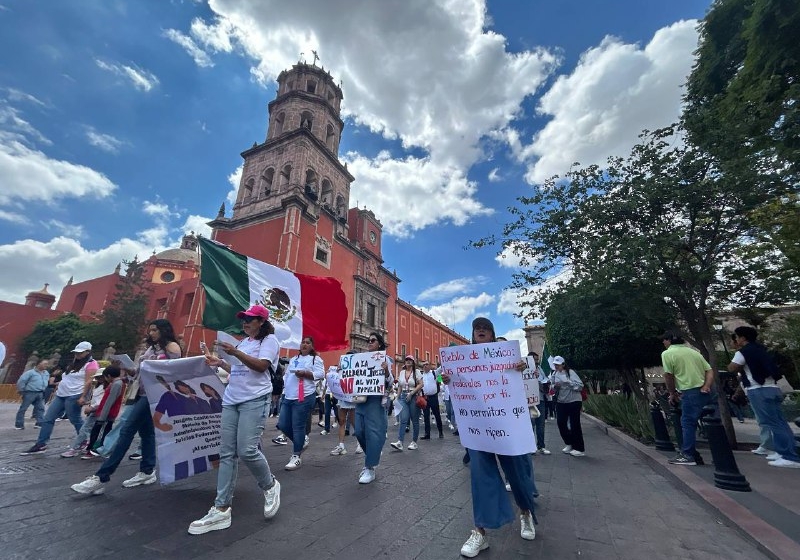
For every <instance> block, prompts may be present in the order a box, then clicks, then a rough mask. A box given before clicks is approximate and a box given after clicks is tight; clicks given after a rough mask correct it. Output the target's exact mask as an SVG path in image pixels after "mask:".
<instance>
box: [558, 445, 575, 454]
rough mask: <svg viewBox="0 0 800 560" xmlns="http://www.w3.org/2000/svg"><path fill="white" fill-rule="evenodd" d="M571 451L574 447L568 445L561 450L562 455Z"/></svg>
mask: <svg viewBox="0 0 800 560" xmlns="http://www.w3.org/2000/svg"><path fill="white" fill-rule="evenodd" d="M570 451H572V446H571V445H568V446H566V447H565V448H564V449H562V450H561V452H562V453H569V452H570Z"/></svg>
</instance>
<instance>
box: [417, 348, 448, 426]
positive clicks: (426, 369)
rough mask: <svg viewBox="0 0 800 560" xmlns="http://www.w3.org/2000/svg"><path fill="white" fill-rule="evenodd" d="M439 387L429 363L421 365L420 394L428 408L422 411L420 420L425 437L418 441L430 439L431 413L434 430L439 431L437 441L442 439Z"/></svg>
mask: <svg viewBox="0 0 800 560" xmlns="http://www.w3.org/2000/svg"><path fill="white" fill-rule="evenodd" d="M440 390H441V385H440V383H439V380H438V379H437V378H436V372H435V371H434V370H433V366H432V365H431V364H430V363H429V362H423V364H422V392H423V393H424V394H425V397H426V398H427V399H428V406H426V407H425V409H424V410H423V411H422V418H423V420H424V424H425V435H424V436H422V437H421V438H420V439H431V413H433V419H434V420H435V421H436V429H437V430H439V439H442V438H444V432H443V431H442V412H441V410H440V409H439V391H440Z"/></svg>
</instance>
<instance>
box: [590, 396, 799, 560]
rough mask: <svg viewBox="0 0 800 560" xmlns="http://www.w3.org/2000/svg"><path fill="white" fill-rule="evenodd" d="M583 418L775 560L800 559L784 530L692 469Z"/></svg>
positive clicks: (628, 437) (795, 543) (796, 549)
mask: <svg viewBox="0 0 800 560" xmlns="http://www.w3.org/2000/svg"><path fill="white" fill-rule="evenodd" d="M582 417H583V418H584V419H585V420H587V421H589V422H590V423H592V424H593V425H595V426H597V427H598V428H600V429H601V430H603V431H604V432H605V433H606V435H607V436H609V437H610V438H611V439H613V440H615V441H616V442H617V443H620V444H621V445H623V446H625V447H626V448H628V449H629V450H630V451H632V452H633V453H635V454H636V455H638V456H639V457H641V458H642V459H644V460H645V461H647V463H648V464H649V465H650V467H651V468H652V469H653V470H654V471H656V472H658V473H659V474H661V475H663V476H665V477H666V478H668V479H669V480H671V481H672V482H674V483H675V484H677V485H678V486H680V487H681V488H682V489H683V491H684V492H686V494H688V495H689V496H690V497H693V498H698V499H700V500H702V501H703V502H705V503H706V504H708V506H709V507H710V508H711V509H712V510H713V511H714V512H715V513H717V514H719V515H720V516H721V517H723V518H725V519H727V520H728V521H729V522H730V523H731V525H733V526H734V527H737V528H738V529H739V531H740V532H741V533H742V534H743V535H744V536H745V537H746V538H747V539H749V540H750V541H751V542H752V543H753V544H755V545H756V546H757V547H758V548H759V549H760V550H761V551H762V552H764V553H765V554H766V555H768V556H770V557H771V558H774V559H776V560H797V559H798V558H800V544H798V543H797V542H795V541H794V540H792V539H791V538H789V537H788V536H786V535H785V534H783V533H782V532H781V531H779V530H778V529H776V528H775V527H773V526H772V525H770V524H769V523H767V522H766V521H764V520H763V519H761V518H760V517H758V516H757V515H755V514H753V513H751V512H750V510H749V509H747V508H746V507H744V506H742V505H741V504H739V503H738V502H737V501H735V500H734V499H733V498H731V497H730V496H728V495H727V494H726V491H725V490H721V489H719V488H717V487H716V486H713V485H711V484H709V483H708V482H706V481H705V480H704V479H703V478H701V477H699V476H697V475H696V474H694V473H693V472H692V471H691V469H690V468H687V467H682V466H679V465H670V464H669V463H667V462H666V461H665V460H664V456H663V455H661V454H660V453H659V452H657V451H656V450H655V449H651V448H650V447H647V446H646V445H643V444H641V443H639V442H638V441H636V440H635V439H633V438H631V437H630V436H628V435H626V434H624V433H622V432H621V431H619V430H617V429H616V428H613V427H611V426H609V425H608V424H606V423H605V422H603V421H602V420H600V419H598V418H596V417H594V416H591V415H589V414H586V413H585V412H584V413H582Z"/></svg>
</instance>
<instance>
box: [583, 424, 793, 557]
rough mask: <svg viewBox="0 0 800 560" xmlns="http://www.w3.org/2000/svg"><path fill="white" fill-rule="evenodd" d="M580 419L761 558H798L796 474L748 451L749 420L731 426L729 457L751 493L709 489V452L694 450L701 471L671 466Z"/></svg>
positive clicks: (754, 439) (754, 434)
mask: <svg viewBox="0 0 800 560" xmlns="http://www.w3.org/2000/svg"><path fill="white" fill-rule="evenodd" d="M584 418H586V419H587V420H588V421H589V422H590V423H591V424H593V425H595V426H596V427H597V428H599V429H601V430H604V431H606V432H607V434H608V436H609V438H610V439H611V440H613V441H616V442H618V443H620V444H622V445H623V446H625V447H626V448H627V449H629V450H630V451H632V452H634V453H636V454H637V455H638V456H639V457H641V458H642V459H643V460H645V461H646V462H647V463H648V464H649V465H650V466H651V467H652V468H653V469H654V470H655V471H656V472H658V473H660V474H662V475H664V476H666V477H668V478H670V479H671V480H672V482H673V483H675V484H678V485H681V486H682V487H683V488H684V491H685V492H687V494H688V495H690V496H692V497H694V498H697V499H702V500H703V501H705V502H706V503H707V505H708V507H710V508H711V509H712V511H714V512H715V513H717V514H718V515H721V516H723V517H724V518H725V519H726V521H727V522H728V523H730V524H731V525H732V526H734V527H738V528H739V530H740V531H741V533H742V534H743V535H745V536H746V537H747V538H749V539H750V540H751V542H753V543H754V544H756V545H758V546H759V547H760V549H761V550H762V551H763V552H764V553H766V554H768V555H769V556H771V557H773V558H780V559H786V560H790V559H791V560H796V559H797V558H800V470H796V469H780V468H775V467H770V466H769V465H767V461H766V460H765V459H764V458H763V457H761V456H758V455H754V454H753V453H751V452H750V450H751V449H753V448H755V447H756V446H757V445H758V434H759V430H758V425H757V424H756V423H755V421H754V420H752V419H748V420H746V421H745V423H744V424H740V423H739V422H736V421H735V422H734V429H735V430H736V437H737V441H738V443H739V448H740V451H734V452H733V454H734V458H735V460H736V464H737V466H738V468H739V471H740V472H741V473H742V474H743V475H744V477H745V478H746V479H747V481H748V482H749V483H750V487H751V490H752V491H751V492H733V491H729V490H722V489H719V488H717V487H716V486H714V466H713V464H712V461H711V453H710V451H709V449H708V448H703V447H699V451H700V453H701V455H703V457H704V458H705V461H706V466H698V467H682V466H676V465H670V464H668V463H667V460H668V459H669V458H671V457H673V456H674V455H675V454H674V453H668V452H663V451H657V450H656V449H655V448H654V447H650V446H645V445H642V444H640V443H639V442H637V441H635V440H633V439H632V438H630V437H628V436H626V435H625V434H623V433H622V432H620V431H618V430H616V429H614V428H611V427H609V426H606V425H605V424H604V423H602V422H601V421H600V420H598V419H596V418H594V417H591V416H588V415H584ZM793 428H794V426H793ZM795 432H796V433H797V432H798V430H795ZM673 443H674V442H673Z"/></svg>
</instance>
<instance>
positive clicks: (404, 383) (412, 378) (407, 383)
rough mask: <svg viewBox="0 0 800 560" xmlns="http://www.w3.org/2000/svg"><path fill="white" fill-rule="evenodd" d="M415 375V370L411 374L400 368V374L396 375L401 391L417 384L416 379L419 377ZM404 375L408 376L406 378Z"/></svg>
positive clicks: (410, 388)
mask: <svg viewBox="0 0 800 560" xmlns="http://www.w3.org/2000/svg"><path fill="white" fill-rule="evenodd" d="M417 375H418V374H417V372H416V370H415V371H414V374H413V375H411V374H409V373H408V370H406V369H401V370H400V375H399V376H398V377H397V386H398V388H399V389H400V390H401V391H411V390H412V389H413V388H414V387H416V386H417V383H419V381H418V380H419V377H417ZM406 376H408V379H406Z"/></svg>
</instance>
